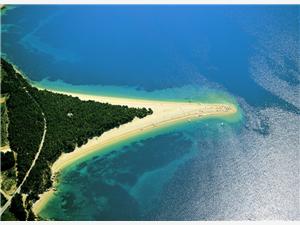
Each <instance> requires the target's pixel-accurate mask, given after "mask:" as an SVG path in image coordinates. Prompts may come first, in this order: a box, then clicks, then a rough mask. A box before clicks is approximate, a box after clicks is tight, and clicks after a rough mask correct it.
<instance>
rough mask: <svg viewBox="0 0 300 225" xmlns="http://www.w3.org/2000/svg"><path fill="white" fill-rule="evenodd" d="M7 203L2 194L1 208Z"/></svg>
mask: <svg viewBox="0 0 300 225" xmlns="http://www.w3.org/2000/svg"><path fill="white" fill-rule="evenodd" d="M6 202H7V199H6V198H5V196H4V195H3V194H2V193H1V206H3V205H4V204H5V203H6Z"/></svg>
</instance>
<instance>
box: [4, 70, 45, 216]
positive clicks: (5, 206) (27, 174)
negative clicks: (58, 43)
mask: <svg viewBox="0 0 300 225" xmlns="http://www.w3.org/2000/svg"><path fill="white" fill-rule="evenodd" d="M16 77H17V76H16ZM17 79H18V77H17ZM20 84H21V85H22V83H21V82H20ZM23 89H24V91H25V92H26V93H27V95H28V96H29V97H30V98H31V99H32V100H33V101H34V103H35V104H36V105H37V107H38V108H39V109H40V110H41V113H42V115H43V120H44V130H43V136H42V140H41V143H40V145H39V148H38V151H37V153H36V155H35V157H34V159H33V161H32V164H31V166H30V168H29V170H28V171H27V173H26V174H25V177H24V179H23V181H22V183H21V184H20V185H19V186H18V188H17V189H16V190H15V192H14V193H13V194H12V196H11V197H10V198H9V199H7V202H6V203H5V205H4V206H3V207H1V210H0V216H2V214H3V213H4V212H5V210H6V209H7V208H8V207H9V206H10V204H11V200H12V198H13V197H14V196H15V195H16V194H17V193H20V191H21V188H22V186H23V184H24V183H25V182H26V179H27V177H28V176H29V174H30V172H31V170H32V168H33V167H34V166H35V163H36V161H37V159H38V158H39V156H40V153H41V151H42V148H43V145H44V142H45V137H46V133H47V120H46V118H45V114H44V112H43V110H42V108H41V106H40V105H39V103H38V102H37V101H36V100H35V98H34V97H32V95H31V94H30V93H29V92H28V90H27V89H26V87H23Z"/></svg>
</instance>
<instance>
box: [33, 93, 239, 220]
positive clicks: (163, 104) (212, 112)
mask: <svg viewBox="0 0 300 225" xmlns="http://www.w3.org/2000/svg"><path fill="white" fill-rule="evenodd" d="M53 92H56V93H61V94H67V95H72V96H74V97H79V98H80V99H81V100H94V101H97V102H103V103H110V104H114V105H127V106H129V107H139V108H143V107H145V108H151V109H152V110H153V114H152V115H149V116H146V117H145V118H142V119H138V118H136V119H134V120H133V121H132V122H129V123H127V124H124V125H121V126H120V127H119V128H114V129H111V130H109V131H107V132H105V133H104V134H102V135H101V136H100V137H95V138H93V139H90V140H89V141H88V142H87V143H86V144H85V145H83V146H81V147H79V148H76V149H75V150H74V151H73V152H71V153H67V154H62V155H61V156H60V157H59V159H58V160H57V161H56V162H55V163H54V164H53V165H52V168H51V169H52V174H55V173H57V172H58V171H60V170H62V169H63V168H65V167H67V166H69V165H71V164H72V163H74V162H76V161H77V160H79V159H80V158H82V157H84V156H87V155H89V154H91V153H93V152H97V151H101V149H104V148H105V147H108V146H110V145H112V144H115V143H118V142H120V141H123V140H126V139H128V138H131V137H134V136H137V135H139V134H141V133H145V132H148V131H152V130H154V129H157V128H161V127H164V126H168V125H172V124H175V123H178V122H184V121H191V120H193V119H199V118H203V117H212V116H227V115H233V114H235V113H237V108H236V106H235V105H233V104H225V103H217V104H210V103H190V102H167V101H154V100H142V99H130V98H117V97H109V96H94V95H86V94H79V93H71V92H61V91H53ZM53 193H54V191H53V189H51V190H49V191H47V192H45V193H43V194H41V195H40V199H39V200H38V201H37V202H35V204H34V205H33V207H32V209H33V212H34V213H35V214H36V215H38V213H39V212H40V211H41V210H42V208H43V207H44V206H45V204H46V203H47V202H48V200H49V199H50V198H51V196H53Z"/></svg>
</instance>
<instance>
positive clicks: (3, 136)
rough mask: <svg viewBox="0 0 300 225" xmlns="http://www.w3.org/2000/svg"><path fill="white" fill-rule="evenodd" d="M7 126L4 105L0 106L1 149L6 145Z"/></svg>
mask: <svg viewBox="0 0 300 225" xmlns="http://www.w3.org/2000/svg"><path fill="white" fill-rule="evenodd" d="M7 125H8V116H7V110H6V104H5V103H2V104H1V141H0V143H1V147H2V146H5V145H7V144H8V140H7Z"/></svg>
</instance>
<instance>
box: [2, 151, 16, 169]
mask: <svg viewBox="0 0 300 225" xmlns="http://www.w3.org/2000/svg"><path fill="white" fill-rule="evenodd" d="M0 159H1V171H5V170H8V169H11V168H12V167H13V166H14V165H15V157H14V153H13V152H6V153H3V152H1V158H0Z"/></svg>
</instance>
